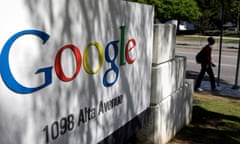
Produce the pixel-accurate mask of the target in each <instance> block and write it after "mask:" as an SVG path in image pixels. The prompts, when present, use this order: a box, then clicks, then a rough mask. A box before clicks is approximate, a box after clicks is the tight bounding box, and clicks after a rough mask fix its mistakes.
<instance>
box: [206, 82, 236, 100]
mask: <svg viewBox="0 0 240 144" xmlns="http://www.w3.org/2000/svg"><path fill="white" fill-rule="evenodd" d="M201 88H202V89H203V90H204V92H210V93H212V94H214V95H218V96H224V97H230V98H236V99H240V89H232V85H228V84H223V83H220V84H219V86H218V87H217V88H218V89H219V91H216V92H212V91H211V86H210V82H209V81H202V83H201Z"/></svg>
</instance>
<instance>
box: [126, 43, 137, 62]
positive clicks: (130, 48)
mask: <svg viewBox="0 0 240 144" xmlns="http://www.w3.org/2000/svg"><path fill="white" fill-rule="evenodd" d="M131 43H132V46H130V44H131ZM135 47H136V41H135V39H133V38H132V39H129V40H128V42H127V45H126V50H125V56H126V60H127V62H128V64H132V63H133V62H134V61H135V60H136V58H134V59H132V58H131V57H130V56H129V52H130V51H131V50H132V49H134V48H135Z"/></svg>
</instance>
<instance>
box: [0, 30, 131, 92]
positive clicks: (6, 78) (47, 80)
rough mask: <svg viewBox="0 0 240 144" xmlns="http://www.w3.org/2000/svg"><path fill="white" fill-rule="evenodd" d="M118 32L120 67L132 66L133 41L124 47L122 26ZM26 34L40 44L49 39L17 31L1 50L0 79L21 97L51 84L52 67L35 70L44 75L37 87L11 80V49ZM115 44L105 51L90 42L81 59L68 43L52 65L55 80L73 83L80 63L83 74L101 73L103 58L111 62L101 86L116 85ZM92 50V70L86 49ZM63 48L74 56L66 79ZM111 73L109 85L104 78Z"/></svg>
mask: <svg viewBox="0 0 240 144" xmlns="http://www.w3.org/2000/svg"><path fill="white" fill-rule="evenodd" d="M120 30H121V40H120V57H119V58H120V66H123V65H125V63H126V62H127V63H128V64H133V63H134V61H135V60H136V58H132V57H131V56H130V51H132V50H133V49H134V48H136V40H135V39H134V38H131V39H129V40H128V41H127V43H126V45H124V39H125V26H121V27H120ZM29 34H30V35H35V36H37V37H39V38H41V40H42V41H43V44H45V43H46V42H47V40H48V39H49V37H50V36H49V35H48V34H47V33H45V32H43V31H39V30H23V31H20V32H18V33H16V34H14V35H13V36H11V37H10V38H9V39H8V40H7V42H6V43H5V45H4V46H3V48H2V52H1V55H0V73H1V76H2V79H3V82H4V83H5V85H6V86H7V87H8V88H9V89H10V90H12V91H14V92H16V93H20V94H28V93H33V92H36V91H38V90H41V89H43V88H45V87H47V86H48V85H50V84H51V83H52V69H53V66H50V67H44V68H40V69H38V70H37V71H36V73H35V74H40V73H44V83H43V84H41V85H39V86H37V87H26V86H23V85H22V84H20V83H19V82H17V81H16V79H15V78H14V76H13V74H12V72H11V69H10V66H9V52H10V49H11V47H12V45H13V43H14V41H16V40H17V39H18V38H19V37H22V36H24V35H29ZM118 43H119V40H115V41H110V42H108V43H107V44H106V46H105V49H103V46H102V44H100V43H99V42H90V43H89V44H88V45H87V46H86V47H85V49H84V53H83V57H82V55H81V52H80V50H79V48H78V47H77V46H75V45H73V44H67V45H64V46H62V47H61V48H60V50H59V51H58V52H57V54H56V57H55V63H54V69H55V72H56V75H57V77H58V78H59V79H60V80H61V81H64V82H69V81H72V80H73V79H75V78H76V76H77V75H78V74H79V72H80V69H81V67H82V64H83V67H84V69H85V71H86V72H87V73H88V74H96V73H98V72H99V71H100V69H101V67H102V65H103V63H104V57H105V60H106V61H107V62H108V63H110V65H111V67H110V68H109V69H108V70H106V72H105V73H104V75H103V85H104V86H105V87H110V86H112V85H114V83H116V81H117V80H118V76H119V68H118V65H117V64H116V63H115V61H116V59H117V56H118V50H119V46H118ZM91 47H95V48H96V49H97V52H98V66H97V68H96V69H94V70H92V69H91V68H90V66H89V61H88V57H89V49H90V48H91ZM110 48H112V49H113V52H114V55H113V56H110V54H109V50H110ZM66 49H69V50H71V51H72V53H73V55H74V57H75V61H76V68H75V72H74V74H73V75H72V76H71V77H68V76H66V75H65V74H64V71H63V68H62V66H61V56H62V54H63V52H64V51H65V50H66ZM111 71H113V72H114V73H115V75H116V76H115V79H114V80H112V81H110V82H109V80H108V79H107V76H108V74H109V72H111Z"/></svg>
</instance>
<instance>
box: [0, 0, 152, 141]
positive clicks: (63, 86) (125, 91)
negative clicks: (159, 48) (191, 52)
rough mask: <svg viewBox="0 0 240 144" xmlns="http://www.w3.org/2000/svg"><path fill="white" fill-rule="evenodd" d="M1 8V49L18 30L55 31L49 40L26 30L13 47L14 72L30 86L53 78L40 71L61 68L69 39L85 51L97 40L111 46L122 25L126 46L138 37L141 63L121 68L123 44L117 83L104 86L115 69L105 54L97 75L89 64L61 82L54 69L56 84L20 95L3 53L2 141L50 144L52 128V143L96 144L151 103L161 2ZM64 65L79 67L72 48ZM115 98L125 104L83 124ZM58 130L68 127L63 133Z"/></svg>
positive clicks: (10, 0) (83, 0)
mask: <svg viewBox="0 0 240 144" xmlns="http://www.w3.org/2000/svg"><path fill="white" fill-rule="evenodd" d="M0 11H1V13H0V18H1V19H2V23H1V27H0V31H1V35H0V52H1V53H2V51H3V47H4V45H5V43H6V41H7V40H8V39H9V38H10V37H11V36H13V35H14V34H15V33H17V32H20V31H23V30H28V29H34V30H40V31H43V32H45V33H47V34H48V35H49V36H50V38H49V39H48V41H47V42H46V43H45V44H42V41H41V39H39V38H38V37H37V36H35V35H24V36H22V37H20V38H18V39H17V40H16V41H15V42H14V44H13V45H12V47H11V50H10V53H9V63H10V69H11V73H12V75H13V76H14V78H15V79H16V81H18V82H19V83H20V84H21V85H23V86H26V87H37V86H39V85H40V84H43V83H44V82H45V81H44V75H43V74H40V75H36V74H34V73H35V72H36V70H37V69H39V68H43V67H48V66H54V61H55V56H56V54H57V52H58V51H59V49H60V48H61V47H62V46H63V45H65V44H74V45H75V46H77V47H78V48H79V50H80V52H81V55H82V56H83V55H84V50H85V47H86V46H87V44H88V43H90V42H92V41H97V42H99V43H100V44H102V46H103V48H104V49H105V46H106V45H107V43H108V42H109V41H112V40H119V41H120V40H121V31H120V26H121V25H125V26H126V31H125V41H124V45H126V43H127V40H129V39H131V38H134V39H135V40H136V47H135V48H134V49H133V50H131V52H129V54H130V58H136V60H135V62H134V63H133V64H127V63H126V64H125V65H124V66H119V57H120V56H119V55H120V42H119V43H118V50H119V52H118V56H117V60H116V64H117V66H118V67H119V77H118V79H117V81H116V83H115V84H114V85H113V86H111V87H104V85H103V76H104V74H105V72H106V71H107V70H108V69H109V68H110V67H111V64H109V63H107V62H106V60H105V59H104V61H105V62H104V63H103V66H102V68H101V69H100V71H99V72H98V73H97V74H95V75H91V74H88V73H87V72H86V71H85V69H84V68H83V64H82V67H81V70H80V72H79V74H78V75H77V77H76V78H75V79H74V80H72V81H69V82H63V81H60V80H59V79H58V77H57V76H56V73H55V70H54V67H53V70H52V73H51V75H52V83H51V84H50V85H48V86H47V87H45V88H43V89H41V90H39V91H36V92H32V93H28V94H19V93H16V92H13V91H12V90H10V89H9V88H8V87H7V86H6V84H5V83H4V81H3V77H4V75H5V74H3V72H5V71H6V69H5V68H3V65H5V64H6V61H7V59H4V58H3V54H1V61H0V70H1V71H0V72H1V77H2V79H1V80H0V117H1V121H0V143H1V144H33V143H34V144H44V143H46V138H47V136H46V135H47V132H46V131H47V130H46V128H48V133H49V135H48V138H49V142H51V143H56V144H66V143H71V144H77V143H86V144H95V143H97V142H98V141H101V140H102V139H103V138H105V137H107V136H109V135H110V134H111V133H113V132H114V131H115V130H117V129H118V128H120V127H121V126H123V125H124V124H126V123H127V122H128V121H130V120H131V119H132V118H134V117H135V116H136V115H138V114H139V113H141V112H142V111H144V110H145V109H147V108H148V107H149V105H150V91H151V63H152V41H153V39H152V38H153V37H152V35H153V34H152V33H153V7H151V6H146V5H140V4H133V3H127V2H123V1H117V0H115V1H112V0H80V1H68V0H50V1H49V0H41V1H39V0H31V1H28V0H17V1H15V0H7V1H2V2H0ZM130 46H132V45H130ZM124 48H125V46H124ZM89 51H90V52H89V53H90V56H89V57H90V58H89V61H90V64H89V65H91V66H92V67H90V68H92V69H97V66H98V63H99V59H98V53H97V52H96V50H94V47H92V48H91V50H89ZM110 57H111V58H113V57H114V50H113V48H110ZM83 59H84V58H83ZM61 62H62V67H63V69H64V74H65V75H66V76H67V77H71V76H72V75H73V73H74V72H75V70H76V65H77V64H76V62H75V57H74V56H73V54H72V52H71V51H70V50H66V51H64V54H63V56H62V60H61ZM115 77H116V75H115V73H114V72H110V74H109V76H108V81H113V80H114V78H115ZM11 86H12V85H11V84H10V86H9V87H11ZM114 98H116V99H118V100H120V103H119V105H117V106H116V107H112V108H110V109H109V110H108V111H106V112H104V113H102V114H101V115H96V116H94V114H93V113H91V114H90V116H91V117H93V119H91V120H87V122H85V123H84V124H83V123H81V125H80V126H78V125H77V124H78V121H79V116H80V113H81V110H85V108H90V109H91V112H92V111H94V110H96V112H99V109H100V105H101V104H102V103H105V104H106V103H107V102H108V101H110V100H112V99H114ZM73 117H74V118H73ZM66 119H67V120H66ZM66 121H68V122H67V123H68V126H69V128H68V129H67V131H66V132H65V127H63V126H61V125H65V123H66ZM73 125H74V126H73ZM57 127H59V128H58V130H60V131H56V129H57ZM51 129H53V132H51V131H52V130H51ZM58 132H59V133H58Z"/></svg>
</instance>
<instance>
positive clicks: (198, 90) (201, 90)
mask: <svg viewBox="0 0 240 144" xmlns="http://www.w3.org/2000/svg"><path fill="white" fill-rule="evenodd" d="M195 92H203V89H201V88H195Z"/></svg>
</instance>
